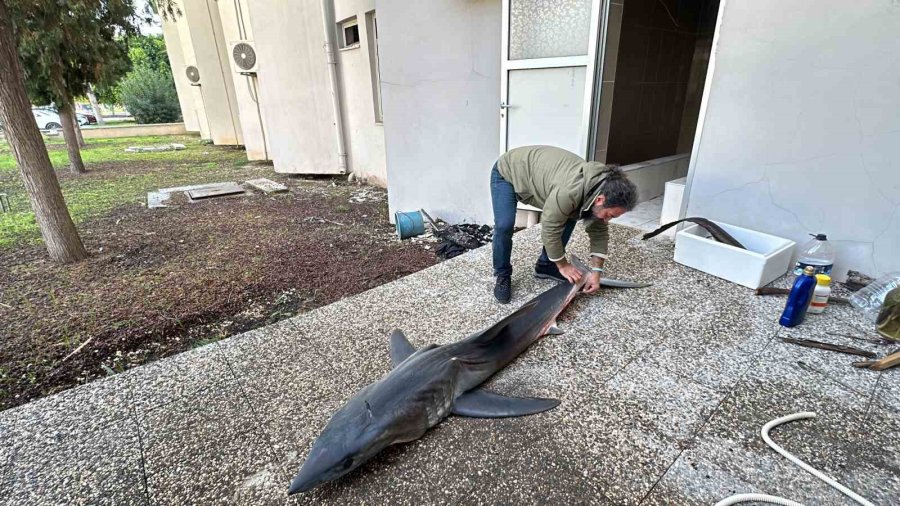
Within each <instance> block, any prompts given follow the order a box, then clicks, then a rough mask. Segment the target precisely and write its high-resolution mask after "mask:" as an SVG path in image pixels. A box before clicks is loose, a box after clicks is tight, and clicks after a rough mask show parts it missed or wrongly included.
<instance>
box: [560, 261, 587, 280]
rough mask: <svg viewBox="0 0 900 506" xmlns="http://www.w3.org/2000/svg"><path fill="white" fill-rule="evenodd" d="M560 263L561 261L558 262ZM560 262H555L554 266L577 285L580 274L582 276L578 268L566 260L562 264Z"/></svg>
mask: <svg viewBox="0 0 900 506" xmlns="http://www.w3.org/2000/svg"><path fill="white" fill-rule="evenodd" d="M560 263H562V262H560ZM560 263H557V264H556V267H557V268H559V273H560V274H562V275H563V276H564V277H565V278H566V279H568V280H569V282H570V283H572V284H573V285H577V284H578V282H579V281H581V276H583V274H582V272H581V271H580V270H578V267H575V266H574V265H572V264H570V263H569V262H566V263H564V264H562V265H560Z"/></svg>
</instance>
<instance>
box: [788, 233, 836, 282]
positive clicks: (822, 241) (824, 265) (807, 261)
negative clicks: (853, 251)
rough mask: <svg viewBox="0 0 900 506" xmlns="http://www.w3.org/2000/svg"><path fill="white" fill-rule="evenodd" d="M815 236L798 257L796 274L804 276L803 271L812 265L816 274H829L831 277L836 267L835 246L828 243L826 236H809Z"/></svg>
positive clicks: (795, 268)
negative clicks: (832, 270)
mask: <svg viewBox="0 0 900 506" xmlns="http://www.w3.org/2000/svg"><path fill="white" fill-rule="evenodd" d="M809 235H811V236H813V238H812V239H810V240H809V241H807V242H806V243H805V244H804V245H803V247H802V248H800V253H799V254H798V255H797V263H795V264H794V274H795V275H797V276H799V275H800V274H803V269H804V268H806V266H807V265H811V266H812V267H813V268H814V269H815V270H816V274H827V275H829V276H831V269H832V268H833V267H834V260H835V258H837V254H836V253H835V251H834V246H832V245H831V243H830V242H828V236H826V235H825V234H809Z"/></svg>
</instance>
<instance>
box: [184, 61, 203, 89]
mask: <svg viewBox="0 0 900 506" xmlns="http://www.w3.org/2000/svg"><path fill="white" fill-rule="evenodd" d="M184 75H186V76H187V80H188V82H190V83H191V86H200V69H198V68H197V66H196V65H185V67H184Z"/></svg>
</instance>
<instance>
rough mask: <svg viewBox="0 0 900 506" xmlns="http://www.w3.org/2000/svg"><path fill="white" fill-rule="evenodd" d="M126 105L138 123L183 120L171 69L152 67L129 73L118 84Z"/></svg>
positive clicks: (121, 97)
mask: <svg viewBox="0 0 900 506" xmlns="http://www.w3.org/2000/svg"><path fill="white" fill-rule="evenodd" d="M118 88H119V89H118V93H119V98H120V99H121V100H122V105H124V106H125V108H126V109H127V110H128V112H129V113H131V115H132V116H134V119H135V121H137V122H138V123H172V122H175V121H180V120H181V107H180V106H179V104H178V94H177V93H176V92H175V81H173V80H172V75H171V74H170V73H169V72H164V71H160V70H157V69H154V68H151V67H143V68H137V69H135V70H133V71H131V72H129V73H128V75H127V76H125V78H124V79H122V81H120V82H119V87H118Z"/></svg>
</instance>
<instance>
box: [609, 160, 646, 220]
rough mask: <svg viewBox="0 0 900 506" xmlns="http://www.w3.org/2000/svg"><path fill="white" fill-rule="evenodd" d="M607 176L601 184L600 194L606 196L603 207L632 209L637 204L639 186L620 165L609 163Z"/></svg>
mask: <svg viewBox="0 0 900 506" xmlns="http://www.w3.org/2000/svg"><path fill="white" fill-rule="evenodd" d="M604 173H605V178H604V179H603V183H601V185H600V195H603V196H604V197H606V201H605V202H604V203H603V207H605V208H610V207H623V208H625V210H626V211H631V210H632V209H634V206H636V205H637V198H638V195H637V187H636V186H635V185H634V183H632V182H631V181H630V180H629V179H628V178H627V177H626V176H625V173H624V172H622V169H620V168H619V166H618V165H607V166H606V170H605V171H604Z"/></svg>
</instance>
